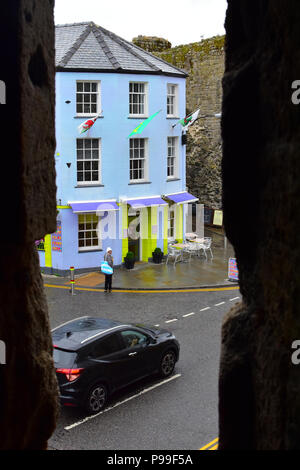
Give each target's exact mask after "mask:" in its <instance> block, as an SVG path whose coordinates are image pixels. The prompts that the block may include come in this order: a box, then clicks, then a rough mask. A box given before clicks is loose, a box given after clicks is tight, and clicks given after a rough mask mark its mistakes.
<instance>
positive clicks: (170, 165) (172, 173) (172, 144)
mask: <svg viewBox="0 0 300 470" xmlns="http://www.w3.org/2000/svg"><path fill="white" fill-rule="evenodd" d="M167 177H168V179H171V178H177V177H178V137H168V161H167Z"/></svg>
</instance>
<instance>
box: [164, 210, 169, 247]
mask: <svg viewBox="0 0 300 470" xmlns="http://www.w3.org/2000/svg"><path fill="white" fill-rule="evenodd" d="M168 215H169V206H164V217H163V219H164V221H163V224H164V228H163V239H164V254H165V255H166V254H167V253H168Z"/></svg>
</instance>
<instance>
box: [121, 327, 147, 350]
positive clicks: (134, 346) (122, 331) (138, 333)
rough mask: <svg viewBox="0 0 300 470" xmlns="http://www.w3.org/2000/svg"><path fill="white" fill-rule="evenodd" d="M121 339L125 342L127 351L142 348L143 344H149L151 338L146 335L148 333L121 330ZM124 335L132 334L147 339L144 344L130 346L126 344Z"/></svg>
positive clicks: (128, 329)
mask: <svg viewBox="0 0 300 470" xmlns="http://www.w3.org/2000/svg"><path fill="white" fill-rule="evenodd" d="M119 333H120V337H121V341H122V342H123V344H124V346H125V349H132V348H136V347H141V346H142V345H143V344H147V341H148V339H149V336H148V335H147V334H146V333H142V332H141V331H137V330H135V329H133V328H131V329H130V328H127V329H126V330H121V331H120V332H119ZM124 333H125V334H126V333H131V334H135V335H136V336H138V335H140V336H144V337H145V341H143V342H142V343H139V342H138V343H136V344H134V345H129V346H128V344H126V340H125V338H124V336H125V335H124Z"/></svg>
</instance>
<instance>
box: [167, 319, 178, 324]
mask: <svg viewBox="0 0 300 470" xmlns="http://www.w3.org/2000/svg"><path fill="white" fill-rule="evenodd" d="M177 320H178V319H177V318H173V320H167V321H165V323H172V322H173V321H177Z"/></svg>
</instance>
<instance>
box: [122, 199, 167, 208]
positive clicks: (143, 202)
mask: <svg viewBox="0 0 300 470" xmlns="http://www.w3.org/2000/svg"><path fill="white" fill-rule="evenodd" d="M124 202H127V204H129V205H130V206H131V207H132V209H141V208H143V207H151V206H152V207H153V206H167V205H168V203H167V202H166V201H164V200H163V199H161V198H160V197H143V198H140V199H127V201H124Z"/></svg>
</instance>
